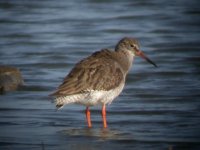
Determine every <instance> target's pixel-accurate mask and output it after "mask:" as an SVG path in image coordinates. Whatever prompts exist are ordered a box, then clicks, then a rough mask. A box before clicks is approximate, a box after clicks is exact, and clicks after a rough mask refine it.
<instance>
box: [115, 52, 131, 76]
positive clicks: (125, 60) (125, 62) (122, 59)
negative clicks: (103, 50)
mask: <svg viewBox="0 0 200 150" xmlns="http://www.w3.org/2000/svg"><path fill="white" fill-rule="evenodd" d="M116 53H117V57H118V59H117V60H118V63H119V64H120V65H121V66H122V69H123V70H124V72H125V73H126V74H127V73H128V71H129V70H130V68H131V66H132V63H133V60H134V55H133V54H132V53H131V52H130V51H127V50H120V51H116Z"/></svg>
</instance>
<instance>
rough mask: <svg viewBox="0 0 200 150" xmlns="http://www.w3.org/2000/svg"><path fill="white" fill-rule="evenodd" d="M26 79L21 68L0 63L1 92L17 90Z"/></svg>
mask: <svg viewBox="0 0 200 150" xmlns="http://www.w3.org/2000/svg"><path fill="white" fill-rule="evenodd" d="M23 83H24V81H23V78H22V75H21V73H20V71H19V69H17V68H15V67H10V66H2V65H0V94H3V93H5V92H8V91H15V90H17V89H18V87H20V86H21V85H23Z"/></svg>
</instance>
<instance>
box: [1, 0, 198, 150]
mask: <svg viewBox="0 0 200 150" xmlns="http://www.w3.org/2000/svg"><path fill="white" fill-rule="evenodd" d="M199 15H200V11H199V2H198V1H197V0H191V1H187V0H177V1H172V2H170V1H165V0H152V1H145V0H135V1H132V0H125V1H114V0H113V1H112V0H108V1H106V0H103V1H101V0H78V1H76V2H75V1H60V0H58V1H50V0H44V1H39V0H35V1H20V0H15V1H14V0H13V1H7V0H5V1H4V0H2V1H0V64H4V65H11V66H15V67H18V68H19V69H20V70H21V72H22V74H23V77H24V80H25V86H24V87H23V88H21V89H20V90H18V91H15V92H9V93H7V94H5V95H1V96H0V103H1V105H0V149H5V150H6V149H10V150H11V149H12V150H13V149H17V150H23V149H24V150H27V149H30V150H32V149H34V150H35V149H38V150H44V149H45V150H58V149H60V150H64V149H71V150H76V149H79V150H96V149H97V150H101V149H111V150H112V149H131V150H133V149H134V150H144V149H148V150H161V149H166V150H167V149H170V150H172V149H173V150H189V149H194V150H197V149H200V145H199V144H198V143H199V141H200V125H199V124H200V112H199V111H200V94H199V92H200V76H199V74H200V69H199V68H200V62H199V60H200V52H199V51H200V40H199V39H200V36H199V35H200V34H199V33H200V28H199V26H200V24H199V22H200V18H199ZM124 36H132V37H136V38H137V39H138V40H139V41H140V45H141V49H142V50H143V51H144V52H145V53H146V54H147V55H148V56H149V57H150V58H151V59H152V60H154V61H155V62H156V63H157V65H158V66H159V67H158V68H154V67H153V66H152V65H150V64H148V63H146V62H145V61H144V60H142V59H140V58H137V59H136V60H135V62H134V65H133V68H132V69H131V71H130V73H129V75H128V77H127V83H126V86H125V89H124V90H123V92H122V93H121V95H120V96H119V97H118V98H117V99H116V100H115V101H114V102H113V103H112V104H111V105H109V106H108V107H107V115H108V116H107V120H108V125H109V127H108V129H102V122H101V107H100V106H96V107H92V108H91V111H92V112H91V113H92V114H91V115H92V121H93V128H92V129H88V128H87V126H86V122H85V115H84V109H85V108H84V107H83V106H78V105H69V106H65V107H64V109H62V110H60V111H55V106H54V104H53V103H51V98H49V97H48V95H49V94H50V93H51V92H52V91H53V90H55V88H56V87H57V86H58V85H59V84H60V83H61V82H62V80H63V78H64V77H65V75H66V74H67V73H68V72H69V71H70V69H71V68H72V67H73V65H74V64H75V63H76V62H77V61H79V60H81V59H82V58H84V57H86V56H88V55H90V54H91V53H92V52H94V51H97V50H100V49H102V48H107V47H109V48H114V46H115V44H116V43H117V41H118V40H119V39H121V38H122V37H124Z"/></svg>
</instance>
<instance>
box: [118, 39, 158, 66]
mask: <svg viewBox="0 0 200 150" xmlns="http://www.w3.org/2000/svg"><path fill="white" fill-rule="evenodd" d="M121 50H127V51H130V52H131V54H132V55H133V56H140V57H142V58H143V59H145V60H146V61H148V62H149V63H151V64H152V65H154V66H155V67H157V65H156V64H155V63H154V62H153V61H152V60H150V59H149V58H148V57H147V56H146V55H145V54H144V53H143V52H142V51H141V50H140V49H139V43H138V41H137V40H136V39H134V38H129V37H125V38H123V39H121V40H120V41H119V42H118V44H117V45H116V47H115V51H121Z"/></svg>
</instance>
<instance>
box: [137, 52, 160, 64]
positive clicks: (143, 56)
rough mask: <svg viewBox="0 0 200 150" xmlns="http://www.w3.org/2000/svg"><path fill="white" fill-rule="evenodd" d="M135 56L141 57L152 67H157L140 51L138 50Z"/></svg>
mask: <svg viewBox="0 0 200 150" xmlns="http://www.w3.org/2000/svg"><path fill="white" fill-rule="evenodd" d="M136 55H138V56H140V57H142V58H143V59H145V60H146V61H148V62H149V63H151V64H152V65H154V66H155V67H158V66H157V65H156V64H155V63H154V62H153V61H152V60H151V59H149V58H148V57H147V56H146V55H145V54H144V53H143V52H142V51H140V50H138V51H137V52H136Z"/></svg>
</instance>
